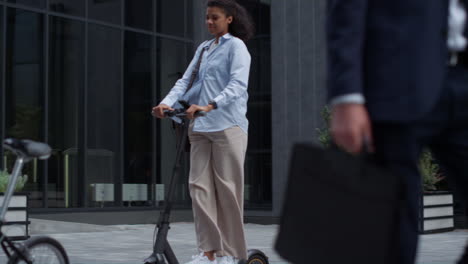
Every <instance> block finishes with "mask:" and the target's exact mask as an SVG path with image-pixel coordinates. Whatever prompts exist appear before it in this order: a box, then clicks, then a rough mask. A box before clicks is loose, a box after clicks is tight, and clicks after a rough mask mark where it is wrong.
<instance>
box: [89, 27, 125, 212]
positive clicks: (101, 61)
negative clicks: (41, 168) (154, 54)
mask: <svg viewBox="0 0 468 264" xmlns="http://www.w3.org/2000/svg"><path fill="white" fill-rule="evenodd" d="M120 43H121V41H120V30H116V29H112V28H108V27H103V26H98V25H92V24H90V25H89V38H88V47H89V48H88V50H89V51H88V52H89V55H88V90H87V107H86V108H87V128H88V131H87V142H88V146H87V147H88V149H87V152H86V157H87V165H86V178H87V181H86V182H87V185H88V186H87V188H89V192H88V194H89V197H88V205H89V206H90V207H93V206H100V207H102V206H114V205H115V204H116V194H117V191H116V190H117V188H120V177H121V174H122V170H121V168H120V165H121V164H122V161H121V158H120V153H121V146H120V135H121V122H122V121H121V120H122V118H121V108H122V106H121V104H120V100H121V93H120V90H121V70H120V69H121V53H122V51H121V46H120Z"/></svg>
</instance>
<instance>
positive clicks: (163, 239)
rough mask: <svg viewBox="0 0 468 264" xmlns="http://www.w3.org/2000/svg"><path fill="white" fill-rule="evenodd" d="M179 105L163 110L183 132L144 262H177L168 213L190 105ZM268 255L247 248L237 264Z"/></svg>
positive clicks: (264, 260) (262, 263) (263, 263)
mask: <svg viewBox="0 0 468 264" xmlns="http://www.w3.org/2000/svg"><path fill="white" fill-rule="evenodd" d="M179 103H180V105H182V107H183V108H178V109H175V110H174V111H168V110H166V111H165V115H166V116H167V117H177V118H179V119H180V120H181V125H182V126H183V127H184V129H183V133H180V134H179V135H177V139H176V140H177V143H176V146H177V150H176V153H177V154H176V160H175V164H174V168H173V171H172V178H171V181H170V183H169V189H168V192H167V194H166V197H165V203H164V209H163V210H162V211H161V214H160V216H159V219H158V222H157V225H156V228H157V235H156V241H155V243H154V245H153V253H152V254H151V255H150V256H149V257H148V258H146V259H145V260H144V263H145V264H179V261H178V260H177V257H176V256H175V254H174V251H173V250H172V248H171V245H170V244H169V241H168V240H167V235H168V233H169V229H170V227H169V224H170V215H171V210H172V203H173V196H174V191H175V183H176V179H177V178H178V177H179V174H180V167H181V161H182V155H183V153H184V150H183V146H185V141H186V139H187V132H188V126H189V124H190V120H189V119H188V118H187V115H186V113H185V111H186V110H187V109H188V108H189V107H190V105H189V104H188V103H187V102H186V101H182V100H181V101H179ZM205 114H206V113H204V112H201V111H200V112H197V113H196V114H195V116H197V117H201V116H204V115H205ZM268 263H269V262H268V257H267V256H266V255H265V254H264V253H263V252H262V251H260V250H257V249H249V250H248V259H247V260H240V261H239V263H238V264H268Z"/></svg>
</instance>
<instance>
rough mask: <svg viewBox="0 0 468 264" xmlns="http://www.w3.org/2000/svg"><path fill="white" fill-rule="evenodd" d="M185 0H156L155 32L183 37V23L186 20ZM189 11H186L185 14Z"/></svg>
mask: <svg viewBox="0 0 468 264" xmlns="http://www.w3.org/2000/svg"><path fill="white" fill-rule="evenodd" d="M186 2H190V3H191V2H192V1H185V0H171V1H167V0H157V9H156V10H157V16H156V19H157V22H156V26H157V30H156V31H157V32H159V33H164V34H168V35H175V36H179V37H184V29H185V22H186V20H187V16H186V15H185V14H186V11H185V8H186V6H185V3H186ZM188 12H191V10H190V9H189V10H187V13H188Z"/></svg>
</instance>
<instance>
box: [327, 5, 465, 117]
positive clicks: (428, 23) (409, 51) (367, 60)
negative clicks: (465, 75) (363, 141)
mask: <svg viewBox="0 0 468 264" xmlns="http://www.w3.org/2000/svg"><path fill="white" fill-rule="evenodd" d="M462 1H464V2H468V1H467V0H462ZM448 5H449V0H329V9H328V12H329V14H328V25H327V27H328V33H327V40H328V58H329V76H328V79H329V83H328V90H329V94H328V95H329V98H333V97H336V96H339V95H344V94H348V93H362V94H364V96H365V98H366V102H367V103H366V104H367V107H368V110H369V112H370V115H371V118H372V119H373V120H374V121H376V120H377V121H396V122H406V121H411V120H415V119H417V118H419V117H421V116H422V115H423V114H425V113H427V112H428V111H429V110H430V108H431V107H433V105H434V104H435V102H436V100H437V98H438V97H439V95H440V93H441V89H442V88H443V81H444V78H445V71H446V65H447V64H446V62H447V58H448V54H447V53H448V51H447V30H448V23H447V22H448ZM466 7H468V4H466ZM467 11H468V10H467ZM467 27H468V26H467ZM466 35H468V34H466Z"/></svg>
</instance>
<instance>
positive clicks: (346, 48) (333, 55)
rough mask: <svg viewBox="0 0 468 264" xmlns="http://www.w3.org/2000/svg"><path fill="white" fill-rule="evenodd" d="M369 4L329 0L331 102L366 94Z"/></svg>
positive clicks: (366, 2)
mask: <svg viewBox="0 0 468 264" xmlns="http://www.w3.org/2000/svg"><path fill="white" fill-rule="evenodd" d="M368 1H369V0H329V2H328V5H329V6H328V17H327V44H328V45H327V48H328V50H327V53H328V54H327V55H328V99H329V100H330V99H333V98H337V97H339V96H343V95H348V94H363V83H364V81H363V57H364V56H363V50H364V41H365V37H366V20H367V9H368Z"/></svg>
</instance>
